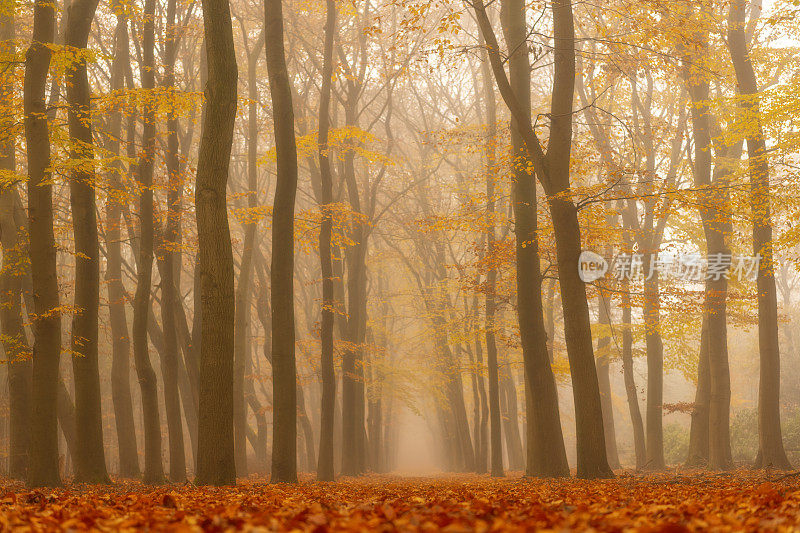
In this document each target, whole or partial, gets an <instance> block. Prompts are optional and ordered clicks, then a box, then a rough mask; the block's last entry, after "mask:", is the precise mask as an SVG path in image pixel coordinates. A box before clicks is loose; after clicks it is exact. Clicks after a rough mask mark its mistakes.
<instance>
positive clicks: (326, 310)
mask: <svg viewBox="0 0 800 533" xmlns="http://www.w3.org/2000/svg"><path fill="white" fill-rule="evenodd" d="M325 5H326V10H327V19H326V21H325V47H324V57H323V66H322V92H321V95H320V104H319V134H318V137H317V142H318V144H319V169H320V178H321V182H322V183H321V189H322V197H321V202H320V203H321V205H320V209H321V210H322V224H321V225H320V230H319V261H320V269H321V272H322V321H321V323H320V345H321V351H320V367H321V377H322V406H321V407H320V432H319V460H318V463H317V479H319V480H320V481H333V479H334V476H335V472H334V459H333V425H334V410H335V406H336V371H335V368H334V361H333V325H334V305H335V301H334V295H333V262H332V255H331V234H332V232H333V219H332V214H331V212H330V210H331V203H332V202H333V178H332V176H331V162H330V157H329V153H328V151H329V147H328V130H329V129H330V105H331V78H332V77H333V62H334V57H333V41H334V33H335V32H336V2H335V1H334V0H326V4H325Z"/></svg>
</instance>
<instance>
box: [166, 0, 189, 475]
mask: <svg viewBox="0 0 800 533" xmlns="http://www.w3.org/2000/svg"><path fill="white" fill-rule="evenodd" d="M176 9H177V1H176V0H169V1H168V2H167V13H166V14H167V20H166V39H165V42H164V59H165V61H164V63H165V65H164V82H163V84H164V86H165V87H166V88H167V90H173V89H174V87H175V60H176V56H177V45H178V42H177V34H178V30H177V26H176V24H175V16H176V13H175V11H176ZM177 130H178V117H177V115H176V114H175V113H174V111H172V110H171V111H170V112H168V113H167V150H166V153H165V163H166V170H167V220H166V223H165V228H164V235H163V239H161V242H162V248H163V249H162V250H161V253H162V254H163V257H164V259H163V262H164V268H163V269H162V272H161V323H162V325H163V327H164V353H163V357H162V358H161V376H162V379H163V381H164V406H165V408H166V414H167V430H168V440H169V480H170V481H172V482H174V483H181V482H183V481H185V480H186V452H185V447H184V443H183V420H182V418H181V404H180V391H179V389H178V365H179V358H180V353H179V348H178V333H177V324H176V322H177V307H178V305H180V302H179V299H178V292H177V290H178V282H177V275H176V272H177V271H178V269H179V268H180V264H179V258H180V256H179V254H178V253H176V250H177V249H178V246H179V241H180V224H181V223H180V216H181V208H180V207H181V206H180V194H181V193H180V189H181V187H182V184H181V176H180V160H179V154H178V150H179V146H178V131H177ZM190 407H191V406H190Z"/></svg>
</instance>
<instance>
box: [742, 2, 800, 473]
mask: <svg viewBox="0 0 800 533" xmlns="http://www.w3.org/2000/svg"><path fill="white" fill-rule="evenodd" d="M744 24H745V1H744V0H733V1H732V2H731V5H730V13H729V16H728V49H729V50H730V54H731V61H732V63H733V68H734V70H735V71H736V81H737V83H738V85H739V94H740V95H742V97H744V98H743V100H742V101H741V102H740V106H741V107H742V109H743V110H744V111H745V113H746V116H747V119H748V120H749V122H750V126H749V127H748V128H747V137H746V138H747V159H748V166H749V172H750V206H751V209H752V217H753V254H754V256H755V257H759V258H760V261H759V265H758V274H757V278H756V290H757V292H758V349H759V354H760V372H759V381H758V444H759V454H758V456H759V461H760V464H759V465H758V466H760V467H772V468H780V469H788V468H791V465H790V463H789V459H788V457H787V456H786V451H785V449H784V447H783V437H782V432H781V418H780V381H781V380H780V376H781V359H780V347H779V342H778V296H777V291H776V288H775V265H774V260H773V251H774V246H773V241H772V214H771V210H770V192H769V164H768V161H767V152H766V144H765V142H764V132H763V127H762V125H761V111H760V99H759V89H758V82H757V80H756V74H755V70H754V69H753V63H752V59H751V58H750V54H749V52H748V50H747V39H746V36H745V31H744Z"/></svg>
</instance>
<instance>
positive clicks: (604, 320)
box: [596, 287, 620, 468]
mask: <svg viewBox="0 0 800 533" xmlns="http://www.w3.org/2000/svg"><path fill="white" fill-rule="evenodd" d="M598 291H599V294H598V297H597V304H598V308H599V313H598V319H599V320H598V322H599V323H600V325H601V326H602V327H603V331H602V332H601V334H600V338H599V339H598V341H597V363H596V367H597V382H598V385H599V386H600V401H601V407H602V409H603V429H604V430H605V438H606V450H607V451H608V463H609V466H610V467H611V468H619V467H620V464H619V455H618V453H617V435H616V432H615V430H614V403H613V397H612V394H611V379H610V376H609V367H610V366H611V308H610V306H611V298H610V296H609V295H606V293H605V290H604V288H603V287H598Z"/></svg>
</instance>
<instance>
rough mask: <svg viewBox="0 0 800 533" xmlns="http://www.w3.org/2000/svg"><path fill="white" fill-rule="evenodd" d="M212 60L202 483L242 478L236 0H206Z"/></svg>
mask: <svg viewBox="0 0 800 533" xmlns="http://www.w3.org/2000/svg"><path fill="white" fill-rule="evenodd" d="M203 28H204V35H205V43H206V60H207V64H208V82H207V83H206V88H205V96H206V101H205V106H204V117H203V136H202V139H201V141H200V151H199V159H198V163H197V185H196V188H195V211H196V213H197V234H198V243H199V251H198V267H199V269H198V270H199V271H198V272H197V273H196V274H195V275H199V276H200V277H201V281H200V300H201V304H200V305H201V311H200V313H201V321H200V338H201V342H200V402H199V419H198V441H197V483H199V484H206V485H232V484H234V483H236V473H237V472H236V464H235V453H234V428H233V416H234V412H233V411H234V408H233V381H234V377H233V365H234V357H233V353H234V286H233V284H234V280H233V251H232V249H231V235H230V229H229V226H228V213H227V198H226V187H227V183H228V167H229V163H230V156H231V145H232V143H233V127H234V122H235V120H236V96H237V93H236V91H237V87H236V84H237V79H238V70H237V66H236V53H235V51H234V44H233V28H232V24H231V13H230V5H229V4H228V2H226V1H224V0H203Z"/></svg>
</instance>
